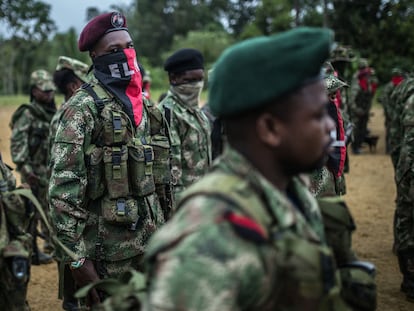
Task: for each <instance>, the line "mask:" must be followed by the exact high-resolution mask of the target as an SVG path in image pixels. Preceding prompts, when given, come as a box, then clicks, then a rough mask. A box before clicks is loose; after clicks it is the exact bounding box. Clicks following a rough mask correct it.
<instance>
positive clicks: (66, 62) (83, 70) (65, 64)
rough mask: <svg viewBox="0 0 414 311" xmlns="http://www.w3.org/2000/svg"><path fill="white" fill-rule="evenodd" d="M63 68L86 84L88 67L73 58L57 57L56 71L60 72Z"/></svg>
mask: <svg viewBox="0 0 414 311" xmlns="http://www.w3.org/2000/svg"><path fill="white" fill-rule="evenodd" d="M65 68H66V69H70V70H73V72H74V74H75V75H76V76H77V77H78V78H79V79H81V80H82V81H84V82H86V77H87V74H88V70H89V66H88V65H87V64H85V63H83V62H81V61H79V60H77V59H74V58H70V57H67V56H59V59H58V63H57V65H56V71H58V70H62V69H65Z"/></svg>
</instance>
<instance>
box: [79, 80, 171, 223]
mask: <svg viewBox="0 0 414 311" xmlns="http://www.w3.org/2000/svg"><path fill="white" fill-rule="evenodd" d="M82 89H83V90H85V91H86V92H87V93H88V94H89V95H90V96H92V97H93V99H94V102H95V105H96V108H97V110H98V114H99V118H98V122H97V126H96V127H95V131H94V133H93V137H92V143H91V145H90V146H89V148H88V149H87V150H86V155H85V156H86V166H87V171H88V186H87V197H88V198H90V199H92V200H99V201H100V202H101V204H100V205H101V214H102V217H103V219H104V220H105V221H106V222H108V223H111V224H115V225H126V226H128V227H129V229H130V230H136V226H137V224H138V221H139V219H140V218H141V217H146V216H145V215H147V213H146V207H145V197H147V196H149V195H152V194H154V193H157V194H158V195H159V196H160V201H162V202H164V203H165V205H164V206H162V208H163V211H164V213H167V214H168V213H169V209H170V204H172V203H171V200H169V198H168V196H167V194H168V189H169V184H170V178H169V157H170V155H169V146H170V144H169V139H168V137H167V136H166V135H164V133H163V132H162V131H161V129H160V128H155V127H156V124H155V123H156V122H155V121H154V124H152V122H151V121H152V120H153V119H154V117H151V113H153V111H152V110H150V109H151V107H147V106H146V105H145V104H144V109H145V113H146V114H145V117H143V118H142V123H145V124H144V127H145V128H142V125H140V126H139V127H138V128H134V126H133V124H132V122H131V120H130V118H129V117H128V115H127V114H126V113H125V112H124V111H123V110H122V106H121V105H120V104H119V103H118V102H116V101H115V99H114V98H108V94H107V93H106V92H105V91H104V90H103V89H101V88H100V87H94V86H92V85H91V84H84V85H83V86H82ZM161 121H162V120H161ZM161 196H162V198H161Z"/></svg>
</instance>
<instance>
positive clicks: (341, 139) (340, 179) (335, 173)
mask: <svg viewBox="0 0 414 311" xmlns="http://www.w3.org/2000/svg"><path fill="white" fill-rule="evenodd" d="M325 84H326V90H327V92H328V98H329V103H328V113H329V115H330V117H331V118H332V119H333V120H334V121H335V130H334V131H332V133H331V136H332V138H333V139H334V142H333V144H332V147H333V150H332V152H331V153H330V155H329V157H328V160H327V164H326V165H325V166H323V167H322V168H320V169H318V170H315V171H314V172H313V173H312V174H311V178H310V182H311V184H310V191H311V193H312V194H313V195H314V196H316V197H324V196H337V195H344V194H345V192H346V190H345V189H346V187H345V177H344V174H343V168H344V162H345V156H346V141H345V140H346V137H345V130H344V124H343V119H342V114H341V110H340V108H339V105H338V96H339V94H338V93H339V91H340V89H341V88H343V87H347V86H348V85H347V84H346V83H345V82H343V81H342V80H340V79H339V78H337V77H336V76H335V75H334V72H326V73H325Z"/></svg>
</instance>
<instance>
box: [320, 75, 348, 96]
mask: <svg viewBox="0 0 414 311" xmlns="http://www.w3.org/2000/svg"><path fill="white" fill-rule="evenodd" d="M325 85H326V90H327V91H328V94H332V93H335V92H336V91H337V90H339V89H340V88H342V87H348V86H349V85H348V84H346V83H345V82H344V81H342V80H341V79H339V78H338V77H335V76H334V75H333V74H328V75H326V76H325Z"/></svg>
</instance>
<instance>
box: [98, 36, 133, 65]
mask: <svg viewBox="0 0 414 311" xmlns="http://www.w3.org/2000/svg"><path fill="white" fill-rule="evenodd" d="M133 47H134V43H133V42H132V39H131V36H130V35H129V33H128V31H126V30H117V31H112V32H109V33H107V34H105V35H104V36H103V37H102V38H101V39H100V40H99V41H98V42H97V43H96V44H95V46H94V47H93V49H92V50H91V51H90V55H91V57H92V59H93V58H95V57H98V56H102V55H106V54H110V53H115V52H118V51H120V50H123V49H127V48H133Z"/></svg>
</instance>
